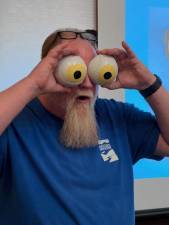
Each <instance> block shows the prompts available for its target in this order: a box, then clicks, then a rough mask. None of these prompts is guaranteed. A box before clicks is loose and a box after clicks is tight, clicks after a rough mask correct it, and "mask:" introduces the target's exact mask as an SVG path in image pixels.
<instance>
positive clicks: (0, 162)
mask: <svg viewBox="0 0 169 225" xmlns="http://www.w3.org/2000/svg"><path fill="white" fill-rule="evenodd" d="M6 151H7V131H5V132H3V134H2V135H1V136H0V176H1V175H2V171H3V167H4V164H5V155H6Z"/></svg>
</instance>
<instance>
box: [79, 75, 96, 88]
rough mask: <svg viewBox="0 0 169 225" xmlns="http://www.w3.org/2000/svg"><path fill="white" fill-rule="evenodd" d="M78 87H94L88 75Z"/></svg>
mask: <svg viewBox="0 0 169 225" xmlns="http://www.w3.org/2000/svg"><path fill="white" fill-rule="evenodd" d="M79 87H81V88H93V87H94V83H93V82H92V80H91V79H90V77H89V75H88V74H86V77H85V79H84V81H83V83H81V84H80V85H79Z"/></svg>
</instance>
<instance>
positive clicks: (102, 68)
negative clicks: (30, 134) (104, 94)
mask: <svg viewBox="0 0 169 225" xmlns="http://www.w3.org/2000/svg"><path fill="white" fill-rule="evenodd" d="M88 72H89V76H90V78H91V80H92V81H93V82H94V83H95V84H99V85H102V86H104V85H105V84H108V83H111V82H112V81H114V80H115V79H116V76H117V73H118V66H117V63H116V61H115V59H114V58H113V57H110V56H106V55H97V56H96V57H94V58H93V59H92V60H91V61H90V63H89V65H88Z"/></svg>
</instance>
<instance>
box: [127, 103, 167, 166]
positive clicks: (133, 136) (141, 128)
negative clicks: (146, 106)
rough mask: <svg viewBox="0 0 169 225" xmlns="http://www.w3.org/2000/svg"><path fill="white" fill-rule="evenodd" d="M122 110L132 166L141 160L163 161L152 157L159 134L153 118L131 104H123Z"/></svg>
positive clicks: (157, 157)
mask: <svg viewBox="0 0 169 225" xmlns="http://www.w3.org/2000/svg"><path fill="white" fill-rule="evenodd" d="M124 108H125V110H124V118H125V123H126V129H127V136H128V140H129V145H130V149H131V154H132V160H133V164H134V163H136V162H137V161H138V160H139V159H142V158H149V159H155V160H161V159H163V157H159V156H155V155H154V152H155V150H156V146H157V141H158V138H159V134H160V130H159V127H158V124H157V122H156V119H155V116H153V115H152V114H151V113H149V112H144V111H141V110H139V109H138V108H136V107H134V106H133V105H131V104H124Z"/></svg>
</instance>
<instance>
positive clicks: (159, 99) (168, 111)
mask: <svg viewBox="0 0 169 225" xmlns="http://www.w3.org/2000/svg"><path fill="white" fill-rule="evenodd" d="M147 101H148V103H149V104H150V105H151V108H152V109H153V111H154V113H155V115H156V118H157V122H158V125H159V127H160V130H161V135H162V136H163V138H164V139H165V141H166V142H167V143H168V144H169V93H168V92H167V91H166V90H165V89H164V87H160V88H159V89H158V90H157V91H156V92H155V93H154V94H152V95H151V96H150V97H148V98H147Z"/></svg>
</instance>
